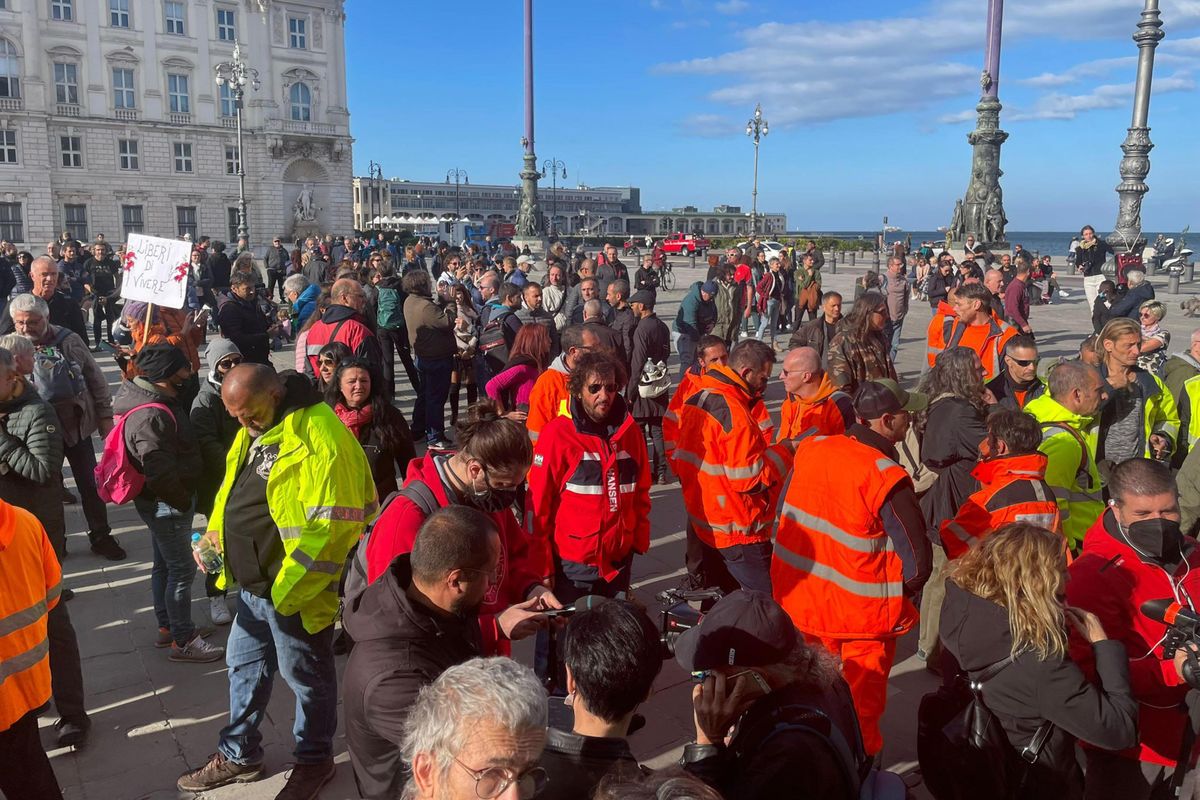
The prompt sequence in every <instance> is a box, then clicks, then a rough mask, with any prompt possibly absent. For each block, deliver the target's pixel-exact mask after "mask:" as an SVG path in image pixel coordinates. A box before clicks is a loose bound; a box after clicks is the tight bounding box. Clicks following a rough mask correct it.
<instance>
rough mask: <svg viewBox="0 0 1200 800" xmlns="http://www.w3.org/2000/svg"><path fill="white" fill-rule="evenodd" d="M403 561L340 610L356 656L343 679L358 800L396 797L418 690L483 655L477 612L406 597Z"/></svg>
mask: <svg viewBox="0 0 1200 800" xmlns="http://www.w3.org/2000/svg"><path fill="white" fill-rule="evenodd" d="M411 586H412V568H411V566H410V564H409V560H408V554H407V553H404V554H402V555H400V556H397V557H396V559H395V560H394V561H392V563H391V564H390V565H388V568H387V569H386V570H385V571H384V572H383V574H382V575H380V576H379V578H378V579H377V580H376V581H375V582H374V583H372V584H370V585H369V586H368V587H367V588H366V589H365V590H364V591H363V592H362V593H361V594H360V595H358V597H356V598H354V600H353V601H352V602H350V603H349V604H347V606H346V607H345V609H344V610H343V616H342V624H343V625H344V626H345V627H346V631H347V633H349V634H350V636H351V637H353V639H354V649H353V650H351V651H350V659H349V661H348V662H347V663H346V670H345V673H344V674H343V676H342V706H343V710H344V712H345V718H346V724H345V728H346V740H347V743H348V745H349V749H350V761H351V763H352V764H353V765H354V775H355V778H356V779H357V780H358V786H359V788H360V790H361V792H362V796H363V797H365V798H369V800H391V798H395V797H399V796H400V791H401V789H403V787H404V781H405V779H406V778H407V770H406V769H405V766H404V763H403V759H402V757H401V752H400V747H401V744H402V743H403V741H404V722H405V720H406V719H407V718H408V712H409V709H410V708H412V704H413V703H414V702H415V701H416V699H417V694H418V692H420V691H421V688H422V687H424V686H427V685H428V684H430V683H432V682H433V681H434V680H435V679H436V678H437V677H438V675H441V674H442V673H443V672H445V671H446V670H447V669H449V668H450V667H452V666H455V665H456V664H461V663H463V662H464V661H468V660H470V659H472V658H474V657H476V656H478V655H481V654H482V652H483V643H482V641H481V640H480V636H479V619H478V615H477V614H476V613H475V612H470V613H464V614H462V615H453V614H447V613H439V612H436V611H434V610H433V609H431V608H429V607H428V606H426V605H424V604H422V603H419V602H416V601H414V600H413V598H412V597H411V596H409V594H408V592H409V590H410V587H411Z"/></svg>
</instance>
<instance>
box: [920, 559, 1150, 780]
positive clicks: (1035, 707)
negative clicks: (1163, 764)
mask: <svg viewBox="0 0 1200 800" xmlns="http://www.w3.org/2000/svg"><path fill="white" fill-rule="evenodd" d="M1106 630H1107V628H1106ZM1110 633H1111V631H1110ZM939 635H940V636H941V640H942V644H943V645H944V646H945V647H946V649H947V650H949V651H950V653H951V654H952V655H953V656H954V658H955V659H956V660H957V661H958V663H959V664H960V665H961V668H962V670H963V671H964V672H966V673H967V675H968V676H971V677H975V676H977V675H978V674H979V673H981V672H983V671H984V670H985V669H987V668H988V667H990V666H991V665H993V664H996V663H999V662H1000V661H1003V660H1005V659H1006V658H1008V657H1009V655H1010V653H1011V652H1012V634H1011V633H1010V631H1009V622H1008V612H1007V611H1006V610H1005V609H1004V608H1003V607H1001V606H999V605H997V604H996V603H993V602H992V601H990V600H985V599H983V598H981V597H978V596H976V595H974V594H972V593H971V592H968V591H967V590H966V589H963V588H962V587H961V586H959V585H958V584H957V583H955V582H954V581H953V580H947V581H946V599H945V601H944V602H943V604H942V617H941V624H940V628H939ZM1081 648H1083V649H1086V651H1087V652H1088V653H1089V661H1090V662H1091V663H1094V664H1095V667H1096V674H1097V675H1098V677H1099V681H1098V683H1097V684H1095V685H1094V684H1092V683H1089V682H1088V679H1087V678H1086V677H1085V676H1084V673H1083V671H1082V670H1080V668H1079V667H1078V666H1076V664H1075V662H1074V661H1072V658H1071V655H1067V654H1063V655H1062V656H1057V657H1051V658H1049V659H1046V660H1044V661H1043V660H1042V659H1041V658H1040V657H1039V656H1038V654H1037V653H1036V652H1032V651H1024V652H1022V653H1020V654H1019V655H1018V656H1017V657H1016V658H1015V659H1013V662H1012V663H1011V664H1009V665H1008V666H1007V667H1005V668H1004V669H1003V670H1001V671H1000V672H998V673H996V675H995V676H994V677H992V678H991V679H990V680H988V681H986V682H984V684H983V700H984V703H985V704H986V705H987V707H988V709H990V710H991V712H992V713H993V714H995V715H996V719H997V720H998V721H999V722H1000V725H1001V727H1003V729H1004V733H1005V735H1006V736H1007V737H1008V741H1009V743H1010V744H1012V746H1013V747H1014V748H1016V749H1017V750H1020V749H1021V748H1023V747H1025V746H1026V745H1027V744H1029V742H1030V740H1031V739H1032V738H1033V735H1034V733H1035V732H1036V731H1037V729H1038V728H1039V727H1040V726H1041V725H1042V723H1043V722H1046V721H1049V722H1052V723H1054V728H1053V730H1052V732H1051V734H1050V738H1049V739H1048V740H1047V741H1046V744H1045V745H1044V747H1043V749H1042V751H1041V754H1040V755H1039V757H1038V760H1037V762H1036V764H1034V765H1033V767H1031V772H1030V774H1029V777H1028V780H1027V781H1026V785H1025V789H1024V793H1023V794H1022V795H1021V797H1022V800H1037V798H1047V800H1075V798H1079V797H1082V795H1083V775H1082V774H1081V772H1080V770H1079V766H1078V764H1077V763H1076V761H1075V740H1076V739H1082V740H1083V741H1087V742H1092V743H1095V744H1097V745H1100V746H1102V747H1106V748H1109V749H1112V750H1119V749H1122V748H1124V747H1128V746H1129V745H1131V744H1132V743H1133V742H1134V741H1136V739H1137V730H1138V714H1137V703H1136V701H1135V700H1134V699H1133V695H1132V693H1131V690H1130V686H1129V662H1128V660H1127V658H1126V653H1125V646H1124V645H1123V644H1121V642H1120V641H1114V640H1112V639H1107V640H1105V641H1102V642H1097V643H1096V644H1094V645H1086V644H1084V643H1081ZM1072 653H1074V649H1072Z"/></svg>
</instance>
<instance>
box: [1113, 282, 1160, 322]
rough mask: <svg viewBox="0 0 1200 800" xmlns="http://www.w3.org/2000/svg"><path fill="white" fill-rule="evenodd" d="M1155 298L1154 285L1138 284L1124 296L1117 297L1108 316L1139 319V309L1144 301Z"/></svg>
mask: <svg viewBox="0 0 1200 800" xmlns="http://www.w3.org/2000/svg"><path fill="white" fill-rule="evenodd" d="M1153 299H1154V287H1153V286H1151V285H1150V284H1149V283H1141V284H1138V285H1137V286H1135V287H1133V288H1132V289H1130V290H1129V291H1127V292H1125V294H1124V295H1123V296H1121V297H1119V298H1117V300H1116V302H1114V303H1113V305H1112V308H1111V309H1109V312H1108V314H1109V317H1108V318H1109V319H1113V318H1115V317H1129V318H1130V319H1133V320H1137V319H1139V315H1138V311H1139V309H1140V308H1141V306H1142V303H1144V302H1146V301H1147V300H1153Z"/></svg>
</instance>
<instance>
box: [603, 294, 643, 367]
mask: <svg viewBox="0 0 1200 800" xmlns="http://www.w3.org/2000/svg"><path fill="white" fill-rule="evenodd" d="M609 325H611V326H612V329H613V330H614V331H616V332H617V333H619V334H621V352H622V353H623V354H624V356H625V359H626V361H625V366H627V367H628V366H629V363H630V362H629V359H631V358H632V356H633V330H634V328H636V327H637V325H638V318H637V317H636V316H634V313H633V309H632V308H630V307H629V306H628V305H626V306H625V307H624V308H614V309H613V319H612V322H610V323H609Z"/></svg>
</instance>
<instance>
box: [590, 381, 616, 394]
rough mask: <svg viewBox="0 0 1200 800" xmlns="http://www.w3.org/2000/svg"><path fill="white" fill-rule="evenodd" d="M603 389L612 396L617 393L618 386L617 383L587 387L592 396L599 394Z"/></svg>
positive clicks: (595, 384) (593, 384)
mask: <svg viewBox="0 0 1200 800" xmlns="http://www.w3.org/2000/svg"><path fill="white" fill-rule="evenodd" d="M601 389H604V390H605V391H606V392H608V393H609V394H612V393H614V392H616V391H617V385H616V384H615V383H589V384H588V385H587V390H588V392H589V393H590V394H599V393H600V390H601Z"/></svg>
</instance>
